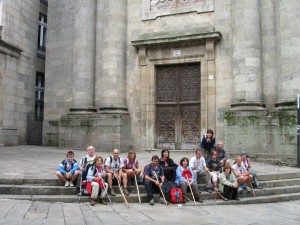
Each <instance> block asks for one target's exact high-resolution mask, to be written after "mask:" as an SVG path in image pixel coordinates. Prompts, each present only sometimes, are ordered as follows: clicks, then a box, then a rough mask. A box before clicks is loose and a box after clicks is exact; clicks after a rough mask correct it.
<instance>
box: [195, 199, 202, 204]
mask: <svg viewBox="0 0 300 225" xmlns="http://www.w3.org/2000/svg"><path fill="white" fill-rule="evenodd" d="M195 201H196V202H200V203H203V200H202V199H201V198H195Z"/></svg>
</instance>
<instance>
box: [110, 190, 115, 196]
mask: <svg viewBox="0 0 300 225" xmlns="http://www.w3.org/2000/svg"><path fill="white" fill-rule="evenodd" d="M110 195H111V196H116V193H115V191H114V189H113V188H111V189H110Z"/></svg>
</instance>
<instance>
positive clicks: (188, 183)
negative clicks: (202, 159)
mask: <svg viewBox="0 0 300 225" xmlns="http://www.w3.org/2000/svg"><path fill="white" fill-rule="evenodd" d="M185 177H186V180H187V183H188V185H189V188H190V190H191V194H192V197H193V200H194V203H195V205H197V203H196V200H195V197H194V193H193V190H192V187H191V184H190V183H189V179H188V176H187V174H186V175H185Z"/></svg>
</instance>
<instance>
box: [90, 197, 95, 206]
mask: <svg viewBox="0 0 300 225" xmlns="http://www.w3.org/2000/svg"><path fill="white" fill-rule="evenodd" d="M94 205H95V199H93V198H92V200H91V206H94Z"/></svg>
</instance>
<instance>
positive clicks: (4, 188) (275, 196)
mask: <svg viewBox="0 0 300 225" xmlns="http://www.w3.org/2000/svg"><path fill="white" fill-rule="evenodd" d="M259 179H260V185H261V186H262V187H263V189H260V190H259V189H254V193H255V197H254V196H253V193H252V192H246V191H243V192H242V193H241V194H240V201H227V202H225V201H223V200H221V199H218V198H217V199H215V194H214V193H208V192H206V191H205V187H204V185H203V184H199V190H200V191H201V197H202V199H203V200H204V203H203V205H213V204H256V203H271V202H280V201H291V200H298V199H300V173H297V172H290V173H280V174H265V175H260V176H259ZM129 189H130V191H132V193H131V194H130V195H129V196H126V199H127V201H128V203H138V202H139V200H138V196H137V194H136V193H137V191H136V187H135V186H129ZM114 190H115V191H117V193H118V194H117V196H115V197H110V198H111V201H112V202H113V203H114V202H119V203H121V202H123V198H122V196H121V194H120V192H118V187H114ZM139 191H140V197H141V201H142V203H147V202H148V200H147V196H146V191H145V187H144V186H143V185H139ZM77 192H78V191H77V190H76V188H71V187H64V186H63V183H62V182H60V181H59V180H57V179H0V199H22V200H33V201H50V202H79V201H80V202H88V201H90V198H89V196H82V197H81V198H80V200H79V197H78V195H77ZM158 197H159V195H155V198H156V200H157V199H158ZM188 197H189V198H190V199H192V197H191V195H190V194H189V196H188ZM186 204H187V205H193V202H188V203H186Z"/></svg>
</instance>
